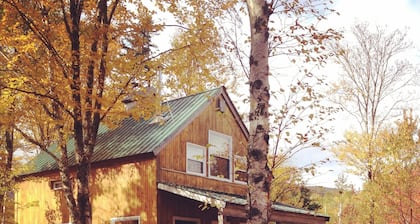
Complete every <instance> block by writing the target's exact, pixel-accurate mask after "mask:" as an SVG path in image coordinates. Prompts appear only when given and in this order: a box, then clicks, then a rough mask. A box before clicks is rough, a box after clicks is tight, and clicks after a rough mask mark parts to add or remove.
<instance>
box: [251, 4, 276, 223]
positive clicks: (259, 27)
mask: <svg viewBox="0 0 420 224" xmlns="http://www.w3.org/2000/svg"><path fill="white" fill-rule="evenodd" d="M247 5H248V12H249V20H250V26H251V27H250V28H251V54H250V57H249V63H250V77H249V83H250V89H249V91H250V112H249V122H250V139H249V144H248V171H247V172H248V189H249V192H248V206H249V208H248V223H258V224H264V223H268V221H269V216H270V210H271V201H270V185H271V180H272V174H271V171H270V169H269V168H268V165H267V153H268V141H269V112H268V109H269V99H270V86H269V81H268V76H269V67H268V36H269V33H268V19H269V16H270V15H271V13H272V12H271V8H270V7H269V5H268V4H267V2H266V1H265V0H247Z"/></svg>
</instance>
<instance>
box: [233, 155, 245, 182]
mask: <svg viewBox="0 0 420 224" xmlns="http://www.w3.org/2000/svg"><path fill="white" fill-rule="evenodd" d="M234 158H235V163H234V164H235V165H234V167H235V168H234V169H235V177H234V178H235V180H236V181H242V182H246V181H247V174H246V168H247V166H246V164H247V161H246V157H245V156H239V155H235V156H234Z"/></svg>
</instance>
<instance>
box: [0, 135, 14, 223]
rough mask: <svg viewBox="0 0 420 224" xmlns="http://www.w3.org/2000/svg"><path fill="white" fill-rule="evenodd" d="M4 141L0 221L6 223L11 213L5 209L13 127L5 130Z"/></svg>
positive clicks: (9, 184) (11, 156)
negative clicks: (4, 160) (4, 153)
mask: <svg viewBox="0 0 420 224" xmlns="http://www.w3.org/2000/svg"><path fill="white" fill-rule="evenodd" d="M4 136H5V141H6V153H7V155H6V164H5V167H4V174H3V178H4V182H3V183H1V185H0V189H1V192H0V209H1V211H0V217H1V220H0V222H1V223H2V224H3V223H6V221H7V220H8V218H9V215H11V213H10V214H9V213H8V211H7V207H8V206H7V204H8V203H7V193H8V190H11V189H12V188H11V184H12V175H11V172H12V162H13V152H14V146H13V139H14V137H13V129H12V128H8V129H7V130H6V131H5V134H4Z"/></svg>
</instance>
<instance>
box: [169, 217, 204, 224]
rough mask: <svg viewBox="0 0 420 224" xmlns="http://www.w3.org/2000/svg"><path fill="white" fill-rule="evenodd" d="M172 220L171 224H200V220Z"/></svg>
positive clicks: (175, 218) (177, 218)
mask: <svg viewBox="0 0 420 224" xmlns="http://www.w3.org/2000/svg"><path fill="white" fill-rule="evenodd" d="M173 220H174V221H173V224H200V219H196V218H185V217H174V219H173Z"/></svg>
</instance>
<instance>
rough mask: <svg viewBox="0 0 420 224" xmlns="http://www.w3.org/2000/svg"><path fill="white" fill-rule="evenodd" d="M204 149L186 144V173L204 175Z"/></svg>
mask: <svg viewBox="0 0 420 224" xmlns="http://www.w3.org/2000/svg"><path fill="white" fill-rule="evenodd" d="M205 164H206V147H204V146H201V145H197V144H193V143H190V142H187V173H192V174H197V175H202V176H205V175H206V168H205Z"/></svg>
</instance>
